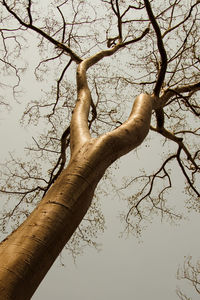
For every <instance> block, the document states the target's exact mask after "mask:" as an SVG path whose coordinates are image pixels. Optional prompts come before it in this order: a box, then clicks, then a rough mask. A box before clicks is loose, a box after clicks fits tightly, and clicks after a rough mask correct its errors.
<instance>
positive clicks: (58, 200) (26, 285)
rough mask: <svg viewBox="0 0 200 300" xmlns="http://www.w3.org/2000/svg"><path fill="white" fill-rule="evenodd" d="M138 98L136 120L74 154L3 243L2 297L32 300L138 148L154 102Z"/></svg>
mask: <svg viewBox="0 0 200 300" xmlns="http://www.w3.org/2000/svg"><path fill="white" fill-rule="evenodd" d="M151 99H152V98H151V97H150V96H148V95H145V94H142V95H140V96H139V97H137V98H136V101H135V104H134V107H133V111H132V113H131V115H130V118H129V119H128V120H127V121H126V122H125V123H124V124H123V125H122V126H120V127H119V128H117V129H116V130H114V131H112V132H110V133H107V134H105V135H103V136H101V137H99V138H98V139H92V138H90V139H89V140H88V141H86V142H85V143H84V144H83V145H82V146H81V147H80V149H78V150H76V152H74V154H73V155H72V158H71V160H70V163H69V165H68V167H67V168H66V169H65V170H64V171H63V172H62V174H61V175H60V177H59V178H58V179H57V181H56V182H55V183H54V184H53V186H52V187H51V189H50V190H49V191H48V192H47V194H46V195H45V197H44V198H43V199H42V201H41V202H40V204H39V205H38V207H37V208H36V209H35V210H34V211H33V212H32V213H31V215H30V216H29V217H28V218H27V220H26V221H25V222H24V223H23V224H22V225H21V226H20V227H19V228H18V229H17V230H16V231H14V232H13V233H12V234H11V235H10V236H9V237H8V238H7V239H6V240H4V241H3V242H2V243H1V244H0V299H1V300H7V299H13V300H14V299H15V300H16V299H17V300H25V299H30V297H31V296H32V295H33V293H34V291H35V290H36V288H37V287H38V285H39V284H40V282H41V281H42V279H43V278H44V276H45V274H46V273H47V272H48V270H49V269H50V267H51V265H52V264H53V262H54V261H55V259H56V258H57V256H58V255H59V253H60V251H61V250H62V249H63V247H64V246H65V244H66V243H67V241H68V240H69V239H70V237H71V236H72V234H73V233H74V231H75V230H76V228H77V226H78V225H79V223H80V222H81V220H82V219H83V217H84V215H85V213H86V212H87V210H88V208H89V207H90V204H91V200H92V197H93V193H94V190H95V187H96V185H97V183H98V182H99V180H100V179H101V177H102V176H103V174H104V172H105V170H106V169H107V168H108V166H109V165H111V164H112V162H113V161H115V160H116V159H117V158H118V157H120V156H122V155H124V154H125V153H127V152H128V151H130V150H131V149H133V148H135V147H137V146H138V145H139V144H140V143H141V142H142V141H143V139H144V138H145V136H146V134H147V132H148V129H149V124H150V117H151V111H152V105H151V101H152V100H151Z"/></svg>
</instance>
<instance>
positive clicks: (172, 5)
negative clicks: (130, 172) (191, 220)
mask: <svg viewBox="0 0 200 300" xmlns="http://www.w3.org/2000/svg"><path fill="white" fill-rule="evenodd" d="M134 3H135V4H134V5H132V2H131V1H122V0H121V1H120V0H115V1H112V0H110V1H107V0H102V1H96V2H94V1H89V0H88V1H76V0H71V1H45V3H44V2H42V3H36V2H33V1H31V0H29V1H5V0H2V1H1V4H0V5H1V15H0V18H1V23H2V27H1V29H0V33H1V50H2V51H1V53H3V54H2V56H1V58H0V61H1V64H2V66H3V71H4V72H5V74H6V75H5V78H8V77H9V75H10V74H11V80H10V87H11V88H12V91H13V95H14V96H15V97H18V93H19V87H20V80H21V78H23V75H22V71H24V70H25V68H26V64H25V63H24V61H23V54H24V49H25V46H26V45H28V44H29V43H30V47H31V49H35V48H34V46H33V45H32V44H31V43H33V41H36V40H37V43H38V49H39V55H40V56H41V58H40V62H39V63H38V65H37V66H36V68H35V76H36V78H37V79H38V80H41V79H42V78H44V76H45V75H46V73H47V72H48V74H50V75H49V77H48V81H50V78H51V79H55V83H54V86H53V87H52V89H50V90H49V91H46V93H45V95H44V96H43V98H42V99H40V100H37V101H30V103H29V104H28V107H27V109H26V110H25V112H24V119H25V120H27V122H28V123H29V122H32V121H33V122H38V120H39V119H40V118H41V117H43V120H46V121H45V122H46V123H45V124H48V125H47V126H48V127H47V129H48V130H46V131H45V133H43V134H41V138H40V139H39V140H37V139H34V142H35V145H34V146H32V147H30V148H29V150H30V151H31V152H36V153H39V154H40V155H41V156H42V158H44V157H45V155H46V158H47V159H48V160H49V164H50V161H51V167H50V168H49V169H48V170H46V174H45V175H44V174H43V172H42V171H41V170H40V168H39V167H38V165H37V164H36V162H35V161H34V162H33V163H32V164H30V163H27V162H26V161H25V162H21V161H19V160H18V159H15V158H14V157H13V158H12V160H11V164H9V163H7V164H6V166H5V172H6V175H5V179H3V180H4V181H2V188H1V192H2V193H4V194H5V195H7V196H8V197H10V196H14V197H15V200H16V202H15V206H14V207H13V209H12V210H11V211H10V212H8V213H4V215H3V217H2V228H3V229H4V228H5V226H6V223H7V222H8V221H9V220H10V219H12V218H14V216H17V217H18V220H19V225H20V224H21V222H22V221H23V220H24V219H25V218H26V220H25V221H24V222H23V223H22V224H21V225H20V226H19V227H18V228H17V229H16V230H15V231H13V232H12V233H11V234H10V235H9V236H8V237H7V238H6V239H4V240H3V241H2V242H1V245H0V254H1V256H0V257H1V264H0V295H1V299H16V298H17V299H30V297H31V296H32V294H33V293H34V291H35V290H36V288H37V286H38V285H39V283H40V282H41V280H42V279H43V278H44V276H45V274H46V273H47V271H48V270H49V268H50V267H51V265H52V264H53V262H54V260H55V259H56V257H57V256H58V255H59V253H60V251H61V250H62V249H63V247H64V246H65V245H66V243H67V242H68V241H69V239H70V238H71V236H72V234H73V233H74V232H75V230H76V229H77V227H78V226H79V224H80V222H81V221H82V219H83V218H84V216H85V214H86V212H87V211H88V209H89V208H91V205H92V204H91V201H92V198H93V195H94V191H95V189H96V186H97V184H98V183H99V181H100V179H101V178H102V177H103V175H104V173H105V171H106V170H107V168H108V167H109V166H110V165H111V164H112V163H113V162H115V161H116V160H117V159H118V158H120V157H121V156H123V155H125V154H126V153H128V152H130V151H131V150H133V149H135V148H136V147H138V146H139V145H140V144H141V143H142V142H143V141H144V139H145V137H146V136H147V134H148V132H149V130H152V131H153V132H155V133H157V134H158V135H160V136H161V137H162V138H163V139H164V141H165V143H168V144H169V145H171V144H172V147H171V150H169V148H168V146H166V145H165V147H163V148H164V150H166V153H165V155H164V158H163V163H162V165H161V166H160V167H159V169H158V170H157V171H156V172H155V173H154V174H151V175H147V174H145V175H141V176H139V177H137V178H134V179H130V180H128V181H126V182H125V186H130V184H135V183H136V186H137V183H138V181H139V182H140V183H141V182H143V183H144V185H143V187H141V185H140V188H139V189H138V187H137V188H136V189H135V191H136V192H135V194H134V195H132V196H131V197H130V199H129V211H128V212H127V214H126V216H125V217H124V220H125V222H126V225H127V227H126V229H127V230H128V231H129V230H130V229H134V230H135V229H136V230H139V227H138V226H139V224H140V223H141V222H142V220H144V219H145V218H146V217H147V214H148V213H149V214H150V213H152V212H161V214H162V215H167V216H169V217H170V218H176V217H179V215H178V214H176V213H175V212H173V211H171V210H170V209H169V208H167V207H166V194H167V193H166V192H167V190H168V189H169V188H171V187H172V185H173V183H172V180H171V174H170V164H171V163H172V162H173V163H174V162H176V163H177V164H178V166H179V167H180V170H181V172H182V174H183V176H184V178H185V183H186V191H187V193H188V197H189V200H190V201H191V198H192V199H193V201H192V206H193V207H194V206H195V208H196V209H199V202H198V199H199V196H200V192H199V191H198V187H197V180H198V179H199V158H200V151H199V148H198V144H197V138H198V137H199V130H200V127H199V125H198V124H197V122H198V121H199V114H200V106H199V102H198V96H199V90H200V79H199V77H200V75H199V74H200V73H199V63H200V61H199V56H198V53H199V39H200V38H199V36H200V34H199V24H198V22H199V4H200V2H199V1H193V0H191V1H188V2H187V3H185V1H181V0H174V1H165V3H159V1H148V0H144V1H135V2H134ZM45 5H47V7H48V9H49V10H48V11H47V10H46V7H43V6H45ZM30 36H31V37H32V36H34V38H32V39H31V38H30ZM36 37H37V38H36ZM111 58H112V59H111ZM115 62H117V63H115ZM51 64H52V65H53V67H52V66H51ZM75 69H76V83H75V81H74V80H73V79H74V78H73V76H74V73H75ZM52 74H53V75H52ZM75 90H76V92H77V101H76V102H75V99H74V94H75ZM111 93H112V94H113V95H114V96H113V95H112V96H111ZM128 94H130V98H133V96H135V101H134V104H133V107H132V110H131V113H130V115H129V117H128V118H127V120H126V119H125V115H126V111H127V109H126V107H125V105H124V99H126V100H127V101H129V100H130V99H129V96H128ZM126 103H128V102H126ZM63 116H64V117H63ZM70 119H71V121H69V120H70ZM151 119H152V122H151ZM64 126H65V129H63V128H64ZM105 131H107V132H106V133H105ZM174 145H175V146H174ZM69 147H70V151H69ZM150 155H151V154H150ZM13 162H14V163H15V166H14V167H13ZM49 164H48V166H49ZM14 178H15V180H14ZM11 180H12V182H15V183H14V184H13V185H12V184H11V183H10V182H11ZM157 183H158V184H157ZM39 198H40V199H42V200H41V201H40V202H39V203H38V199H39ZM144 203H145V204H144ZM36 204H37V206H36V208H35V209H34V210H33V211H32V213H31V214H29V212H30V210H29V209H30V206H35V205H36ZM94 210H95V209H94ZM95 211H96V210H95ZM99 219H101V217H99ZM89 222H92V220H91V219H90V220H89ZM79 235H80V236H81V237H82V238H83V239H85V240H86V241H89V238H87V234H86V235H85V233H83V231H81V228H80V227H79Z"/></svg>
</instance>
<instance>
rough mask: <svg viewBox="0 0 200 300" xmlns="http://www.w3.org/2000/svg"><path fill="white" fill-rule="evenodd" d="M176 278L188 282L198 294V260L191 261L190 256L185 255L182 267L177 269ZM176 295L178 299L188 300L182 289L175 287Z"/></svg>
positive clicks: (199, 269) (199, 270)
mask: <svg viewBox="0 0 200 300" xmlns="http://www.w3.org/2000/svg"><path fill="white" fill-rule="evenodd" d="M177 278H178V279H179V280H181V281H184V282H188V283H190V284H191V285H192V286H193V288H194V290H195V291H196V293H197V294H200V263H199V261H197V262H196V264H195V263H193V262H192V257H187V258H186V259H185V261H184V265H183V267H182V268H179V269H178V272H177ZM177 295H178V296H179V298H180V299H183V300H189V299H191V298H189V297H188V296H187V295H186V294H185V293H184V291H182V290H181V289H180V288H177Z"/></svg>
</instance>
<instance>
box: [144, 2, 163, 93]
mask: <svg viewBox="0 0 200 300" xmlns="http://www.w3.org/2000/svg"><path fill="white" fill-rule="evenodd" d="M144 4H145V7H146V10H147V14H148V16H149V20H150V21H151V24H152V26H153V28H154V30H155V33H156V37H157V46H158V50H159V53H160V56H161V68H160V70H159V73H158V79H157V82H156V85H155V88H154V94H155V95H156V96H159V93H160V90H161V87H162V84H163V81H164V78H165V73H166V70H167V53H166V51H165V47H164V44H163V40H162V35H161V31H160V28H159V26H158V23H157V21H156V18H155V16H154V14H153V12H152V9H151V5H150V3H149V1H148V0H144Z"/></svg>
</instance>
